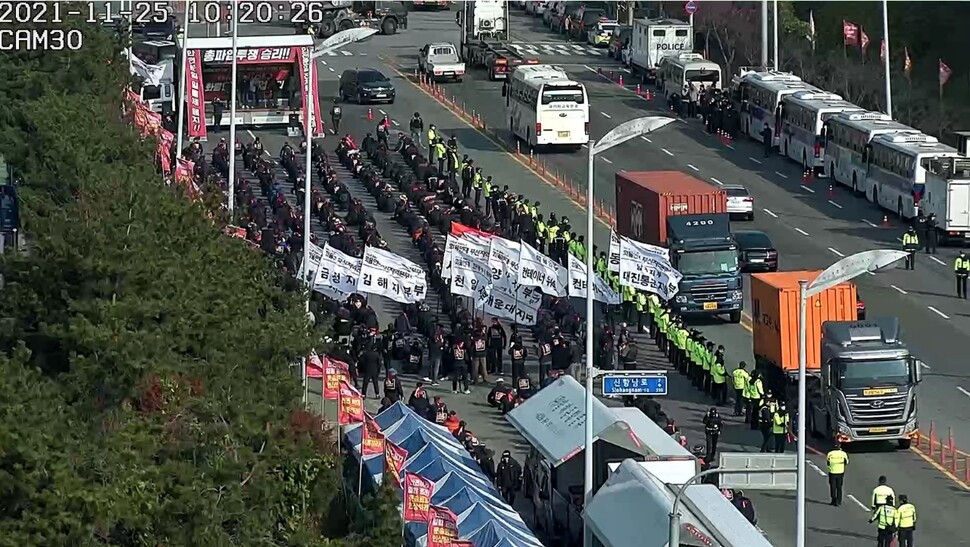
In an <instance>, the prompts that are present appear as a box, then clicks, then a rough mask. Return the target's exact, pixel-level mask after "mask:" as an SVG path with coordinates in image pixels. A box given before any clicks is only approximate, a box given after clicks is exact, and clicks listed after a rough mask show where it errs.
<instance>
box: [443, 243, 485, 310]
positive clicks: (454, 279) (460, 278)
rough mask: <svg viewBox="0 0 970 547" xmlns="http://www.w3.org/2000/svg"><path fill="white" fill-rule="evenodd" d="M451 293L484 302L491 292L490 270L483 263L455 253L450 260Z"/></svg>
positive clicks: (470, 256) (460, 253)
mask: <svg viewBox="0 0 970 547" xmlns="http://www.w3.org/2000/svg"><path fill="white" fill-rule="evenodd" d="M451 264H452V267H451V288H450V289H451V293H452V294H460V295H461V296H470V297H472V298H475V300H476V301H478V300H485V299H486V298H487V297H488V295H489V294H491V291H492V270H490V269H489V267H488V264H486V263H485V262H484V261H482V260H480V259H478V258H477V257H474V256H472V255H471V254H468V253H463V252H460V251H456V252H455V253H454V254H452V258H451Z"/></svg>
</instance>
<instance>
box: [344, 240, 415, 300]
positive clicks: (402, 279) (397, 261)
mask: <svg viewBox="0 0 970 547" xmlns="http://www.w3.org/2000/svg"><path fill="white" fill-rule="evenodd" d="M357 291H358V292H362V293H367V294H376V295H378V296H385V297H387V298H390V299H391V300H393V301H395V302H401V303H403V304H414V303H416V302H420V301H422V300H424V297H425V296H426V295H427V293H428V283H427V279H426V278H425V273H424V269H423V268H421V267H420V266H418V265H417V264H415V263H413V262H411V261H410V260H408V259H406V258H404V257H403V256H399V255H396V254H394V253H391V252H388V251H385V250H383V249H378V248H376V247H370V246H367V247H365V248H364V258H363V262H362V263H361V267H360V279H358V280H357Z"/></svg>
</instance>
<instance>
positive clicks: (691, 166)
mask: <svg viewBox="0 0 970 547" xmlns="http://www.w3.org/2000/svg"><path fill="white" fill-rule="evenodd" d="M687 167H690V168H691V169H693V170H694V171H700V169H698V168H696V167H694V166H693V165H691V164H689V163H688V164H687Z"/></svg>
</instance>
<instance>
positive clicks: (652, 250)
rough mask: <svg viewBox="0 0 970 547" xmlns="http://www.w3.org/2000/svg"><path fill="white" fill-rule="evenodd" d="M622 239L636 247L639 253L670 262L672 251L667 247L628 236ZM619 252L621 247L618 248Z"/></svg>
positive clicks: (621, 239)
mask: <svg viewBox="0 0 970 547" xmlns="http://www.w3.org/2000/svg"><path fill="white" fill-rule="evenodd" d="M620 241H621V242H624V243H626V244H628V245H630V246H632V247H634V248H635V249H636V250H637V252H638V253H640V254H643V255H646V256H649V257H652V258H653V259H654V260H659V261H660V262H667V263H669V262H670V251H669V250H667V249H666V248H665V247H658V246H656V245H651V244H649V243H643V242H642V241H637V240H635V239H630V238H628V237H626V236H623V237H621V238H620ZM619 252H620V251H619V249H617V253H618V254H619Z"/></svg>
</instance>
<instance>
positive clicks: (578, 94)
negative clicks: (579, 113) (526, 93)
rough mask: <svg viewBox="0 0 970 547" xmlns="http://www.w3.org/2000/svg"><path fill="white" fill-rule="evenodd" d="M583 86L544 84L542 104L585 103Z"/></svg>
mask: <svg viewBox="0 0 970 547" xmlns="http://www.w3.org/2000/svg"><path fill="white" fill-rule="evenodd" d="M584 102H585V101H584V99H583V87H582V86H579V85H557V86H555V87H548V86H543V88H542V100H541V104H551V103H576V104H583V103H584Z"/></svg>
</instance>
